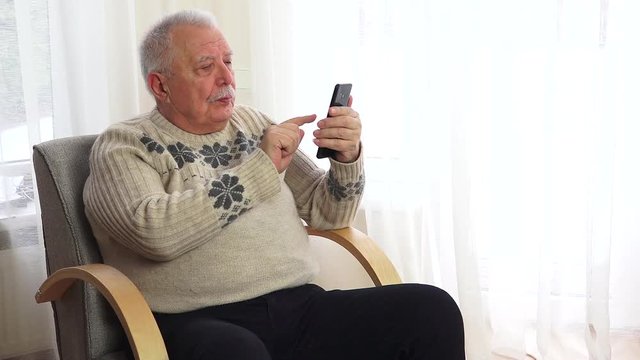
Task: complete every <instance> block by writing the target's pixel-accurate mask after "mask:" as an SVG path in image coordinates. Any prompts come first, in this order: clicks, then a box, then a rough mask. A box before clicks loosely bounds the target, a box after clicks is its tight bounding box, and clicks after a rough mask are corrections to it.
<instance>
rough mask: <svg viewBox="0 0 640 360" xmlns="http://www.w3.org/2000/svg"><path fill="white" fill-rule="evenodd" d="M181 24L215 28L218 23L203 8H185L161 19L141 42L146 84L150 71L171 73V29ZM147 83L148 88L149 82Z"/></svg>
mask: <svg viewBox="0 0 640 360" xmlns="http://www.w3.org/2000/svg"><path fill="white" fill-rule="evenodd" d="M180 25H193V26H198V27H209V28H215V27H217V26H218V23H217V21H216V18H215V16H213V14H211V13H208V12H205V11H201V10H183V11H179V12H177V13H174V14H171V15H167V16H165V17H163V18H162V19H160V21H158V22H157V23H156V24H155V25H154V26H153V27H152V28H151V29H150V30H149V31H148V32H147V34H146V35H145V36H144V38H143V39H142V43H140V67H141V70H142V77H143V79H144V81H145V84H146V82H147V75H149V73H152V72H164V73H169V71H170V68H171V63H172V62H173V56H174V54H173V51H172V39H171V30H173V28H174V27H176V26H180ZM146 85H147V89H148V88H149V84H146Z"/></svg>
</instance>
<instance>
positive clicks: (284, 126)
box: [260, 114, 316, 173]
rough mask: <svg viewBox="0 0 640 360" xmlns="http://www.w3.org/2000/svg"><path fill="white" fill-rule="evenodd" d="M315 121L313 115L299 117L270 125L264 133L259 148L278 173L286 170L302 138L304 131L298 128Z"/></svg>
mask: <svg viewBox="0 0 640 360" xmlns="http://www.w3.org/2000/svg"><path fill="white" fill-rule="evenodd" d="M315 119H316V115H315V114H313V115H306V116H300V117H296V118H293V119H289V120H287V121H285V122H283V123H281V124H278V125H271V126H269V127H268V128H267V129H266V130H265V131H264V136H263V137H262V143H261V144H260V148H261V149H262V151H264V152H265V153H266V154H267V155H268V156H269V158H270V159H271V161H273V165H275V167H276V169H277V170H278V173H282V172H283V171H285V170H286V169H287V167H288V166H289V164H290V163H291V160H292V159H293V155H294V154H295V153H296V150H297V149H298V145H300V141H301V140H302V138H303V137H304V131H302V129H300V126H302V125H304V124H308V123H311V122H313V121H314V120H315Z"/></svg>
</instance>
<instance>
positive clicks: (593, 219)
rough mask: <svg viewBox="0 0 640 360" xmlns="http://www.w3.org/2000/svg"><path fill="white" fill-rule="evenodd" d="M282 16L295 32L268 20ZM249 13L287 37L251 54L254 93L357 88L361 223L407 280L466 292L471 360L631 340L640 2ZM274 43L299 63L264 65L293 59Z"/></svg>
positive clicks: (296, 104) (309, 107)
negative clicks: (259, 81)
mask: <svg viewBox="0 0 640 360" xmlns="http://www.w3.org/2000/svg"><path fill="white" fill-rule="evenodd" d="M267 5H268V6H267ZM265 6H266V8H265ZM283 7H286V8H287V12H290V13H291V16H292V20H291V21H292V25H293V27H292V29H295V31H293V32H287V33H285V31H286V28H285V29H283V28H281V27H279V26H278V24H276V23H274V22H273V19H269V18H267V17H266V15H264V16H265V17H263V18H260V16H261V15H263V14H275V13H278V11H280V9H281V8H283ZM254 9H255V11H254V12H253V14H254V16H257V17H258V19H257V20H256V19H254V20H253V21H254V22H255V21H260V20H261V21H262V23H260V26H264V25H269V24H271V27H270V28H269V29H267V30H266V32H269V39H278V42H277V44H276V45H273V46H271V47H267V46H265V44H264V42H262V41H263V40H264V41H266V38H257V39H258V41H257V44H254V46H253V48H252V49H253V51H254V54H253V56H254V59H256V60H255V61H257V62H258V63H257V64H256V63H254V64H252V66H253V68H252V70H253V71H254V72H259V73H262V72H263V71H266V72H268V73H269V74H270V75H269V77H265V81H269V80H271V81H274V82H275V83H274V84H267V85H270V86H271V87H269V86H264V89H265V90H260V89H258V88H257V87H256V91H272V90H273V89H274V88H276V87H278V86H280V85H281V84H282V83H281V82H280V79H284V82H283V83H286V84H287V85H286V86H288V87H290V90H289V91H290V92H293V93H294V94H300V95H294V97H293V99H291V98H288V97H284V98H279V97H277V96H275V95H272V94H270V93H267V94H258V95H265V96H272V99H273V101H274V102H275V104H274V105H272V106H273V107H274V108H278V107H280V108H279V109H281V110H278V111H279V113H287V112H288V111H289V112H299V113H304V112H305V111H306V112H311V111H313V112H316V113H318V114H319V115H320V116H323V115H324V113H323V112H324V111H326V106H327V105H326V104H325V98H326V97H327V93H328V92H329V91H330V90H329V89H330V88H331V86H332V85H333V84H334V83H338V82H352V83H353V85H354V87H353V91H352V93H353V96H354V107H355V108H356V109H357V110H358V111H359V113H360V115H361V118H362V121H363V144H364V154H365V157H366V159H365V164H366V165H365V166H366V172H367V190H366V192H365V200H364V203H363V211H364V212H365V213H366V223H367V231H368V233H369V235H371V236H372V237H373V238H375V239H376V240H378V242H380V243H381V245H382V247H383V248H384V250H385V252H386V253H387V254H388V255H389V256H390V257H391V258H392V261H393V262H394V263H395V265H396V266H397V268H398V270H399V271H400V273H401V275H402V277H403V279H404V280H405V281H407V282H411V281H417V282H426V283H432V284H435V285H438V286H440V287H443V288H444V289H445V290H447V291H448V292H449V293H451V294H452V295H453V296H454V297H455V298H456V299H457V301H458V303H459V305H460V307H461V309H462V311H463V314H464V318H465V326H466V331H467V350H468V358H470V359H492V358H494V357H495V356H503V357H505V358H513V359H523V358H526V355H527V354H530V355H533V356H536V358H538V359H558V360H560V359H562V360H565V359H590V360H591V359H598V360H600V359H602V360H605V359H611V358H619V357H620V356H622V355H620V354H627V355H626V356H629V355H628V354H630V353H629V351H633V349H636V348H637V346H636V345H634V344H636V343H637V341H638V338H637V331H638V330H639V329H640V317H639V316H638V313H637V311H636V309H637V308H638V306H639V305H640V300H639V299H640V288H639V286H638V285H636V283H637V281H636V280H634V275H632V274H636V275H637V274H639V273H640V268H639V266H638V265H637V264H636V263H637V262H636V261H635V259H634V257H633V256H631V255H629V254H630V253H634V254H638V253H640V245H638V244H637V241H636V240H637V238H638V236H639V232H640V227H639V226H638V225H636V223H637V221H634V220H633V219H637V216H638V215H640V205H638V204H640V201H638V200H639V197H638V193H639V191H638V190H637V189H635V187H634V186H632V185H631V184H632V182H633V181H634V179H635V180H636V181H637V180H638V178H639V177H640V174H639V172H638V170H637V166H636V165H635V164H637V161H638V160H640V159H639V158H638V156H639V155H637V154H639V153H640V152H639V151H638V146H637V145H636V143H637V142H636V141H634V140H633V139H635V138H637V137H638V136H640V132H639V131H638V130H639V127H640V126H639V125H637V124H636V123H637V121H635V120H634V119H637V118H638V112H639V110H640V106H639V105H637V104H636V103H637V101H635V100H634V99H637V98H638V96H639V95H640V92H639V88H640V77H638V73H639V71H638V70H637V66H635V65H634V64H635V63H636V62H637V60H638V57H639V56H640V52H639V49H640V47H639V45H638V43H637V41H635V40H634V39H633V37H632V36H631V35H630V34H633V33H638V32H640V28H638V25H637V22H636V21H635V20H633V16H632V15H631V14H634V13H635V14H637V11H638V10H640V9H639V5H637V4H635V3H634V2H629V1H624V2H615V3H614V2H609V1H604V0H603V1H600V2H592V3H584V2H580V1H575V0H557V1H546V2H529V3H525V4H523V3H521V2H520V3H517V4H516V3H512V2H505V1H499V0H492V1H485V2H482V3H478V2H475V1H470V0H455V1H450V2H446V3H444V2H437V1H398V2H396V1H394V2H391V1H383V0H378V1H356V0H353V1H327V2H323V3H322V4H321V5H320V4H314V3H309V2H304V1H288V2H273V3H268V4H267V3H266V2H260V5H257V6H256V7H254ZM271 16H272V15H271ZM256 23H257V22H256ZM326 24H332V25H331V26H329V27H327V26H326ZM323 25H325V26H323ZM319 28H321V29H323V31H317V29H319ZM263 31H265V30H263ZM338 39H339V40H338ZM252 40H253V38H252ZM280 41H289V44H288V50H285V51H288V52H287V56H288V57H289V60H288V62H287V64H290V65H288V66H286V67H279V65H278V62H277V61H276V63H275V64H271V63H260V59H265V58H269V57H273V58H277V56H278V54H279V52H280V49H283V48H284V49H287V44H282V43H280ZM272 44H273V42H272ZM274 94H280V92H279V91H274ZM287 109H289V110H288V111H287ZM306 150H307V151H310V152H312V151H313V147H312V146H311V147H309V148H308V149H306ZM634 334H635V335H634ZM616 351H617V352H616ZM624 351H627V352H624ZM636 351H637V350H636Z"/></svg>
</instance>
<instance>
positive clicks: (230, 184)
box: [140, 131, 364, 227]
mask: <svg viewBox="0 0 640 360" xmlns="http://www.w3.org/2000/svg"><path fill="white" fill-rule="evenodd" d="M260 140H262V137H261V136H257V135H255V134H253V135H251V136H247V135H245V133H243V132H242V131H238V132H237V134H236V138H235V139H233V140H228V141H226V142H225V144H220V143H219V142H215V143H214V144H212V145H203V146H202V148H201V149H198V150H194V149H191V148H190V147H189V146H187V145H185V144H183V143H181V142H179V141H178V142H176V143H175V144H169V145H167V148H166V150H167V151H168V152H169V153H170V154H171V156H172V157H173V159H174V161H175V162H176V168H177V169H182V168H183V167H184V166H185V165H186V164H187V163H194V162H196V161H199V162H200V164H201V165H203V166H206V165H208V166H211V167H212V168H214V169H217V168H219V167H223V168H224V167H229V166H230V165H232V162H233V161H237V160H239V159H240V158H241V157H242V155H243V153H245V154H247V155H248V154H251V153H252V152H253V151H255V150H256V149H257V148H258V146H259V143H260ZM140 142H142V143H143V144H144V145H145V148H146V149H147V151H149V152H150V153H154V152H155V153H157V154H163V153H164V151H165V148H164V147H163V146H162V145H160V144H159V143H158V142H157V141H156V140H154V139H153V138H151V137H150V136H149V135H148V134H144V133H143V134H142V135H141V136H140ZM327 186H328V188H329V193H330V194H331V195H332V196H333V197H334V198H335V199H336V200H337V201H343V200H352V199H353V197H354V196H357V195H360V194H362V191H363V189H364V177H363V176H362V175H361V176H360V178H359V179H358V181H357V182H353V183H348V184H340V182H339V181H338V180H337V179H336V177H335V175H334V174H333V172H332V171H330V172H329V178H328V182H327ZM210 187H211V188H210V190H209V197H210V198H212V199H213V207H214V208H216V209H224V210H225V211H223V212H222V215H221V216H220V220H221V221H224V222H226V223H225V225H223V227H224V226H227V225H229V224H230V223H231V222H233V221H234V220H235V219H237V218H238V216H240V215H242V214H243V213H245V212H246V211H248V210H249V209H250V208H251V206H250V204H251V200H250V199H248V198H246V196H245V194H244V190H245V187H244V185H243V184H242V183H241V181H240V179H239V178H238V177H237V176H231V175H229V174H223V175H222V177H221V178H220V179H218V180H214V181H212V182H211V183H210Z"/></svg>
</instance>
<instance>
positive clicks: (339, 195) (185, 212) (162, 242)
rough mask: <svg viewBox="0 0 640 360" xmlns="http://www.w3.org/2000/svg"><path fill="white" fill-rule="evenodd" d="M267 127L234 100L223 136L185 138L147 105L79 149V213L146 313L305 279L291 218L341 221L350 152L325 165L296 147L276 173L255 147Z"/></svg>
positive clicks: (299, 229)
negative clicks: (84, 152)
mask: <svg viewBox="0 0 640 360" xmlns="http://www.w3.org/2000/svg"><path fill="white" fill-rule="evenodd" d="M271 124H273V123H272V122H271V121H270V120H269V119H268V118H267V117H266V116H265V115H264V114H261V113H259V112H257V111H256V110H253V109H251V108H248V107H244V106H239V105H238V106H236V108H235V111H234V114H233V116H232V118H231V120H230V121H229V123H228V124H227V126H226V128H225V129H224V130H223V131H220V132H217V133H212V134H206V135H195V134H191V133H187V132H185V131H183V130H181V129H179V128H178V127H176V126H174V125H173V124H172V123H170V122H169V121H168V120H167V119H165V118H164V117H163V116H162V115H161V114H160V113H159V112H158V111H157V109H156V110H153V111H151V112H150V113H148V114H144V115H142V116H139V117H137V118H134V119H132V120H128V121H125V122H121V123H118V124H114V125H112V126H111V127H109V128H108V129H107V130H106V131H105V132H104V133H103V134H101V135H100V136H99V137H98V139H97V141H96V142H95V144H94V145H93V148H92V150H91V156H90V167H91V173H90V175H89V178H88V179H87V182H86V184H85V188H84V203H85V212H86V214H87V217H88V219H89V222H90V224H91V227H92V230H93V233H94V235H95V237H96V239H97V241H98V245H99V247H100V251H101V253H102V256H103V258H104V262H105V263H106V264H109V265H112V266H114V267H115V268H117V269H119V270H120V271H122V272H123V273H124V274H125V275H127V276H128V277H129V278H130V279H131V280H132V281H133V282H134V283H135V284H136V285H137V286H138V288H139V289H140V290H141V291H142V293H143V294H144V296H145V298H146V300H147V301H148V303H149V305H150V307H151V309H152V310H153V311H156V312H165V313H177V312H184V311H189V310H194V309H198V308H202V307H206V306H211V305H219V304H225V303H230V302H237V301H242V300H246V299H250V298H253V297H256V296H260V295H263V294H265V293H269V292H272V291H275V290H279V289H283V288H288V287H294V286H298V285H302V284H305V283H307V282H309V281H310V280H311V279H312V277H313V276H314V274H315V272H316V267H317V266H316V264H315V262H314V261H313V260H312V257H311V256H310V249H309V240H308V236H307V234H306V231H305V229H304V226H303V224H302V222H301V220H300V219H301V218H302V219H304V220H305V221H306V222H307V223H308V224H309V225H311V226H313V227H316V228H340V227H345V226H348V225H349V224H350V223H351V222H352V220H353V218H354V216H355V212H356V210H357V208H358V205H359V202H360V198H361V194H362V189H363V186H364V175H363V166H362V160H361V158H360V159H358V160H357V161H355V162H353V163H349V164H343V163H339V162H337V161H334V160H331V168H330V170H329V171H328V172H325V171H324V170H322V169H319V168H318V167H316V166H315V164H314V163H313V161H311V160H310V159H309V158H308V157H307V156H305V155H304V154H303V153H302V152H301V151H298V152H297V153H296V155H295V157H294V159H293V161H292V162H291V164H290V165H289V167H288V169H287V170H286V171H285V172H284V173H283V174H278V172H277V170H276V168H275V167H274V165H273V163H272V162H271V160H270V159H269V157H268V156H267V155H266V154H265V153H264V152H263V151H262V150H261V149H260V148H259V145H260V140H261V138H262V135H263V131H264V129H265V128H267V127H268V126H269V125H271Z"/></svg>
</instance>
